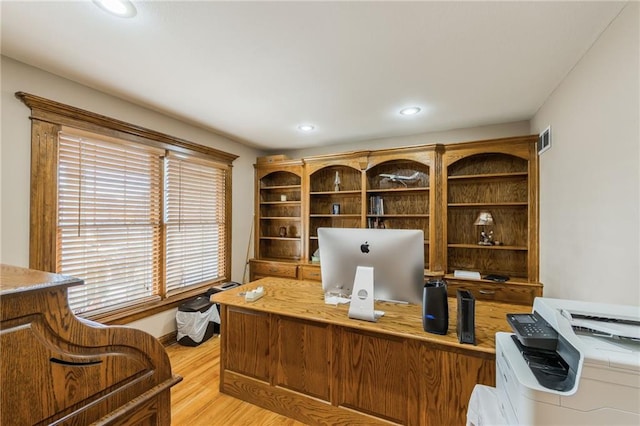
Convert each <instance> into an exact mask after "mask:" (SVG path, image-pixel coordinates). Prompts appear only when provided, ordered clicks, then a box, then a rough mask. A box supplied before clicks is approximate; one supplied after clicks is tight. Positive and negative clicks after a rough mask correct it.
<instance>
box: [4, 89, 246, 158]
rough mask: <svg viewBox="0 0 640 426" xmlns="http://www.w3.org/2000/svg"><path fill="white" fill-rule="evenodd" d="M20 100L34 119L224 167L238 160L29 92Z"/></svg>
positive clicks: (21, 93) (21, 95)
mask: <svg viewBox="0 0 640 426" xmlns="http://www.w3.org/2000/svg"><path fill="white" fill-rule="evenodd" d="M16 97H17V98H18V99H20V100H21V101H22V102H24V103H25V105H27V106H28V107H29V108H31V118H32V119H35V120H40V121H44V122H49V123H54V124H58V125H65V126H71V127H76V128H80V129H83V130H88V131H95V130H96V129H101V130H108V131H109V132H110V133H111V132H115V133H117V135H116V136H117V137H123V138H124V139H127V140H131V141H132V142H142V143H145V142H146V143H151V144H153V145H154V146H160V147H162V148H165V149H172V150H176V148H177V150H178V151H180V152H185V153H190V154H197V153H199V154H204V155H206V156H207V157H210V158H213V159H215V160H217V161H220V162H222V163H225V164H228V165H231V163H232V162H233V161H234V160H235V159H236V158H238V156H237V155H234V154H230V153H228V152H224V151H221V150H218V149H215V148H211V147H207V146H204V145H199V144H196V143H193V142H190V141H187V140H184V139H180V138H177V137H174V136H169V135H167V134H165V133H161V132H157V131H155V130H150V129H147V128H144V127H141V126H136V125H135V124H131V123H127V122H125V121H121V120H117V119H115V118H110V117H107V116H104V115H101V114H97V113H94V112H91V111H87V110H84V109H80V108H76V107H74V106H71V105H66V104H63V103H60V102H56V101H53V100H50V99H46V98H42V97H40V96H36V95H32V94H29V93H25V92H16Z"/></svg>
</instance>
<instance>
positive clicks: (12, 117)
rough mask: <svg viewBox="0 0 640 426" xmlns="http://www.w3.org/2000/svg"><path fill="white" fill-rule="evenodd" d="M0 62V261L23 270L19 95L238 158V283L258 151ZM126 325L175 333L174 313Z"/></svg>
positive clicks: (27, 126) (26, 129)
mask: <svg viewBox="0 0 640 426" xmlns="http://www.w3.org/2000/svg"><path fill="white" fill-rule="evenodd" d="M0 61H1V62H0V66H1V71H2V80H1V83H2V84H1V91H2V95H1V96H2V97H1V98H0V101H1V105H2V117H1V124H2V131H1V136H2V139H1V142H2V143H1V145H0V166H1V170H0V176H1V180H0V185H1V189H2V194H1V196H0V201H1V204H0V215H1V217H0V221H1V222H0V224H1V227H0V262H2V263H7V264H12V265H16V266H23V267H28V266H29V179H30V151H31V150H30V141H31V122H30V120H29V114H30V110H29V108H28V107H27V106H26V105H24V104H23V103H22V102H21V101H20V100H18V99H17V98H16V97H15V95H14V94H15V92H17V91H23V92H27V93H31V94H34V95H37V96H42V97H44V98H48V99H52V100H55V101H58V102H62V103H65V104H69V105H73V106H76V107H79V108H82V109H86V110H89V111H92V112H95V113H99V114H103V115H106V116H109V117H113V118H117V119H119V120H123V121H126V122H129V123H132V124H136V125H139V126H142V127H146V128H149V129H153V130H156V131H159V132H163V133H166V134H169V135H172V136H176V137H179V138H183V139H186V140H189V141H191V142H195V143H199V144H201V145H206V146H210V147H214V148H217V149H220V150H222V151H226V152H229V153H232V154H235V155H238V156H239V157H238V159H237V160H235V161H234V163H233V176H232V179H233V194H232V203H233V204H232V205H233V218H232V220H233V222H232V253H231V259H232V271H231V278H232V279H233V280H234V281H239V282H242V281H243V275H244V267H245V262H246V256H247V245H248V244H249V243H250V235H249V233H250V230H251V223H252V221H253V206H254V198H253V178H254V172H253V164H254V163H255V160H256V156H258V155H262V153H261V152H260V151H257V150H254V149H251V148H248V147H246V146H244V145H241V144H239V143H236V142H234V141H231V140H229V139H227V138H225V137H222V136H219V135H216V134H214V133H212V132H208V131H206V130H204V129H201V128H198V127H195V126H192V125H189V124H186V123H184V122H181V121H178V120H176V119H173V118H170V117H167V116H165V115H162V114H159V113H157V112H155V111H152V110H149V109H145V108H141V107H139V106H136V105H133V104H131V103H129V102H126V101H123V100H121V99H119V98H116V97H113V96H110V95H107V94H105V93H102V92H99V91H97V90H94V89H91V88H89V87H86V86H82V85H80V84H77V83H74V82H72V81H70V80H66V79H63V78H61V77H58V76H56V75H53V74H50V73H47V72H44V71H42V70H40V69H37V68H34V67H31V66H28V65H25V64H23V63H20V62H17V61H14V60H13V59H10V58H7V57H4V56H2V57H0ZM158 89H159V90H160V89H161V88H158ZM247 277H248V273H247ZM130 325H132V326H138V327H140V328H143V329H144V330H145V331H148V332H149V333H151V334H153V335H154V336H156V337H159V336H162V335H164V334H168V333H170V332H172V331H174V330H175V310H171V311H167V312H164V313H162V314H159V315H155V316H153V317H150V318H145V319H144V320H141V321H138V322H136V323H132V324H130Z"/></svg>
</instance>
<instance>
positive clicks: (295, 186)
mask: <svg viewBox="0 0 640 426" xmlns="http://www.w3.org/2000/svg"><path fill="white" fill-rule="evenodd" d="M300 188H302V186H301V185H272V186H261V187H260V190H267V191H273V190H282V189H300Z"/></svg>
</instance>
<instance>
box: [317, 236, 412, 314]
mask: <svg viewBox="0 0 640 426" xmlns="http://www.w3.org/2000/svg"><path fill="white" fill-rule="evenodd" d="M318 246H319V248H320V271H321V274H322V288H323V290H324V292H325V301H327V297H328V296H327V295H330V296H329V297H332V296H333V297H334V300H335V297H338V298H340V299H342V300H344V299H345V298H349V297H350V296H351V293H352V291H353V288H354V282H355V280H356V270H358V271H359V273H360V271H361V270H366V272H367V274H370V273H371V272H372V273H373V293H374V295H373V299H375V300H379V301H388V302H400V303H413V304H418V305H421V304H422V294H423V288H424V232H423V231H422V230H415V229H370V228H318ZM359 267H360V268H359ZM362 267H364V268H362ZM362 276H363V277H365V278H364V279H365V280H371V278H370V275H362ZM354 300H355V299H354V297H351V303H352V305H353V302H354ZM327 303H331V302H329V301H327Z"/></svg>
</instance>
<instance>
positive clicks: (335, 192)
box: [309, 190, 362, 196]
mask: <svg viewBox="0 0 640 426" xmlns="http://www.w3.org/2000/svg"><path fill="white" fill-rule="evenodd" d="M361 193H362V191H360V190H349V191H319V192H310V193H309V195H312V196H315V195H319V196H323V195H353V194H357V195H360V194H361Z"/></svg>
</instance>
